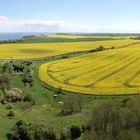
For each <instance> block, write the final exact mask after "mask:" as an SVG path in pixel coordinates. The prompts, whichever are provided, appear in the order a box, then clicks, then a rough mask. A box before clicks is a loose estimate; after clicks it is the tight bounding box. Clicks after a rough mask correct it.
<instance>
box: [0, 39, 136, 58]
mask: <svg viewBox="0 0 140 140" xmlns="http://www.w3.org/2000/svg"><path fill="white" fill-rule="evenodd" d="M136 42H139V41H136V40H130V39H125V40H112V41H94V42H68V43H34V44H33V43H31V44H1V45H0V60H6V59H10V60H12V59H33V58H44V57H49V56H55V55H60V54H65V53H69V52H75V51H84V50H90V49H94V48H97V47H99V46H100V45H102V46H104V47H106V48H110V47H112V46H114V47H116V48H117V47H121V46H125V45H129V44H133V43H136Z"/></svg>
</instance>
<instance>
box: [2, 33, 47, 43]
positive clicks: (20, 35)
mask: <svg viewBox="0 0 140 140" xmlns="http://www.w3.org/2000/svg"><path fill="white" fill-rule="evenodd" d="M38 34H47V33H38V32H31V33H16V32H15V33H0V41H3V40H16V39H21V38H23V37H25V36H33V35H38Z"/></svg>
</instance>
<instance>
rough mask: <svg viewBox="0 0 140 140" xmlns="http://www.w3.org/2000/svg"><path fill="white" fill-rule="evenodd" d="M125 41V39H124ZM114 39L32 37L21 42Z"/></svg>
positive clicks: (103, 39) (104, 39)
mask: <svg viewBox="0 0 140 140" xmlns="http://www.w3.org/2000/svg"><path fill="white" fill-rule="evenodd" d="M122 39H123V38H122ZM107 40H114V39H112V38H100V37H99V38H76V39H71V38H49V37H32V38H26V39H23V40H21V43H62V42H85V41H107Z"/></svg>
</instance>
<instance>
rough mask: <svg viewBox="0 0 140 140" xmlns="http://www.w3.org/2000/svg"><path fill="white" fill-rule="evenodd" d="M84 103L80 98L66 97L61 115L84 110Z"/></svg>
mask: <svg viewBox="0 0 140 140" xmlns="http://www.w3.org/2000/svg"><path fill="white" fill-rule="evenodd" d="M82 106H83V101H82V98H81V97H80V96H76V95H69V96H66V97H64V101H63V105H62V109H61V114H63V115H68V114H72V113H75V112H79V111H81V110H82Z"/></svg>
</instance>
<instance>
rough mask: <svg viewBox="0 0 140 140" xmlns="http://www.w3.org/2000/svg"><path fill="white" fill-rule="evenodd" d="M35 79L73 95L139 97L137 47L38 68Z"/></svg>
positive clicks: (104, 52) (139, 57) (55, 62)
mask: <svg viewBox="0 0 140 140" xmlns="http://www.w3.org/2000/svg"><path fill="white" fill-rule="evenodd" d="M39 77H40V79H41V80H42V81H44V82H46V83H47V84H48V85H50V86H53V87H55V88H58V87H61V88H62V89H63V90H66V91H71V92H77V93H86V94H111V95H112V94H113V95H120V94H134V93H139V92H140V44H137V45H132V46H129V47H127V48H121V49H114V50H106V51H102V52H96V53H92V54H87V55H83V56H79V57H75V58H70V59H65V60H59V61H54V62H48V63H45V64H42V65H41V66H40V68H39Z"/></svg>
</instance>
